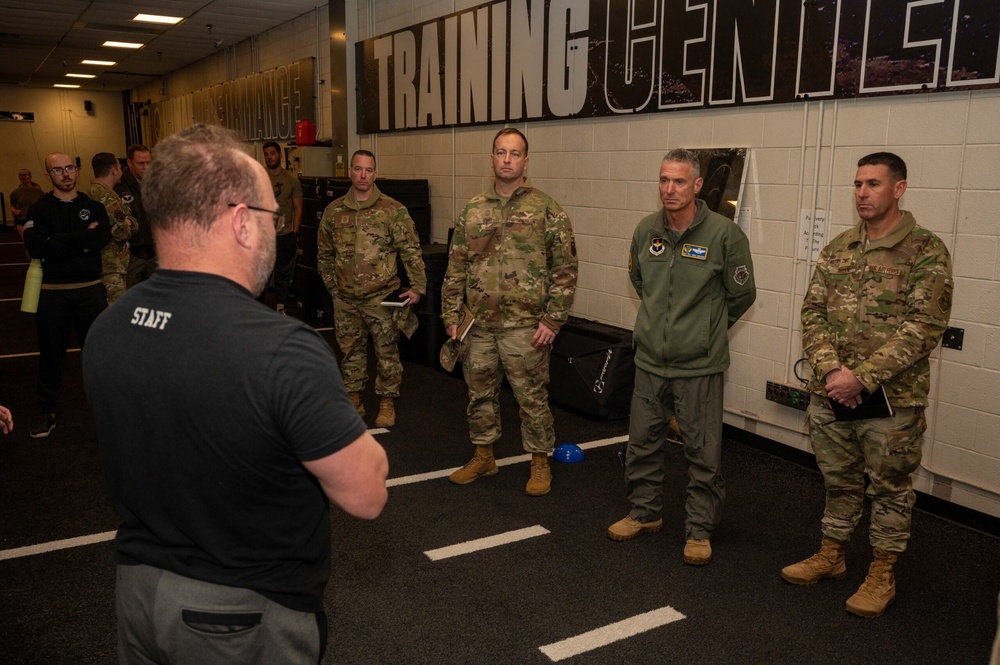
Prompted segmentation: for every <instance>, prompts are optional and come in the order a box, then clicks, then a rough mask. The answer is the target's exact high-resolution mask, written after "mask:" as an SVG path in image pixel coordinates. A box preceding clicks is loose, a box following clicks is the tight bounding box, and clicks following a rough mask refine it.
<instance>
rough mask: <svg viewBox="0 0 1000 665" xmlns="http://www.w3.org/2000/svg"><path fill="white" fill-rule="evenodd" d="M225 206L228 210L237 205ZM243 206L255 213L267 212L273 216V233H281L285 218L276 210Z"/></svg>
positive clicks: (246, 204)
mask: <svg viewBox="0 0 1000 665" xmlns="http://www.w3.org/2000/svg"><path fill="white" fill-rule="evenodd" d="M226 205H228V206H229V207H230V208H235V207H236V206H238V205H239V203H227V204H226ZM243 205H245V206H246V207H247V208H249V209H250V210H256V211H257V212H269V213H271V214H272V215H274V232H275V233H281V231H282V230H283V229H284V228H285V216H284V215H283V214H281V213H280V212H278V211H277V210H268V209H267V208H259V207H257V206H252V205H250V204H249V203H244V204H243Z"/></svg>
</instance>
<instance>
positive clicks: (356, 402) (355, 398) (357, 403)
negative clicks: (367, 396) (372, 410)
mask: <svg viewBox="0 0 1000 665" xmlns="http://www.w3.org/2000/svg"><path fill="white" fill-rule="evenodd" d="M347 396H348V397H350V398H351V406H353V407H354V410H355V411H357V412H358V415H359V416H361V417H362V418H364V417H365V405H364V404H362V403H361V393H347Z"/></svg>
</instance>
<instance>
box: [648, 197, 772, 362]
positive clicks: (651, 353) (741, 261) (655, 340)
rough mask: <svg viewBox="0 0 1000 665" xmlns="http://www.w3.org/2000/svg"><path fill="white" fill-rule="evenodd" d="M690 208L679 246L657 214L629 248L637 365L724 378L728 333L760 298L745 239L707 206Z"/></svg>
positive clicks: (735, 226) (731, 223)
mask: <svg viewBox="0 0 1000 665" xmlns="http://www.w3.org/2000/svg"><path fill="white" fill-rule="evenodd" d="M695 204H696V206H697V210H696V212H695V216H694V222H692V224H691V226H690V227H688V228H687V229H686V230H685V231H684V232H683V233H682V234H681V235H680V237H679V238H678V240H677V242H676V243H674V242H673V241H672V240H671V237H670V232H669V230H668V227H667V220H666V215H665V212H664V210H662V209H661V210H660V211H659V212H656V213H653V214H652V215H649V216H648V217H645V218H644V219H643V220H642V221H641V222H639V225H638V226H637V227H636V229H635V233H633V234H632V246H631V248H630V249H629V278H630V279H631V280H632V286H633V287H635V291H636V293H638V294H639V298H640V299H641V300H642V303H641V305H640V307H639V315H638V316H637V317H636V320H635V329H634V331H633V334H632V336H633V339H634V340H635V346H636V349H635V364H636V365H637V366H639V367H641V368H642V369H644V370H646V371H647V372H650V373H652V374H656V375H658V376H663V377H667V378H684V377H693V376H708V375H710V374H717V373H719V372H724V371H725V370H726V368H728V367H729V337H728V335H727V332H728V330H729V328H730V327H732V325H733V324H734V323H736V321H738V320H739V318H740V317H741V316H743V314H744V313H745V312H746V311H747V310H748V309H750V306H751V305H752V304H753V302H754V300H756V298H757V288H756V286H755V284H754V276H753V261H752V260H751V258H750V241H749V240H747V237H746V235H744V233H743V231H741V230H740V227H739V226H737V225H736V224H734V223H733V222H731V221H730V220H728V219H726V218H725V217H723V216H722V215H718V214H716V213H714V212H712V211H711V210H709V209H708V207H707V206H706V205H705V202H704V201H701V200H696V201H695Z"/></svg>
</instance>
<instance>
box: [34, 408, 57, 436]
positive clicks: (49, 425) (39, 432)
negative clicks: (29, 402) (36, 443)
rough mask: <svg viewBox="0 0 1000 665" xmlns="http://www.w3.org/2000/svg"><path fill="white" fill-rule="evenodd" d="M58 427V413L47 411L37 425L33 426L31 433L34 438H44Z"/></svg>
mask: <svg viewBox="0 0 1000 665" xmlns="http://www.w3.org/2000/svg"><path fill="white" fill-rule="evenodd" d="M55 428H56V414H54V413H46V414H45V415H43V416H42V419H41V420H40V421H39V422H38V424H37V425H35V426H34V427H32V428H31V431H30V432H29V434H31V438H33V439H44V438H45V437H47V436H48V435H49V434H50V433H51V432H52V430H54V429H55Z"/></svg>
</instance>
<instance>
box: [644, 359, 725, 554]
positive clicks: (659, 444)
mask: <svg viewBox="0 0 1000 665" xmlns="http://www.w3.org/2000/svg"><path fill="white" fill-rule="evenodd" d="M722 386H723V374H722V372H719V373H718V374H711V375H709V376H696V377H688V378H682V379H667V378H664V377H662V376H657V375H656V374H651V373H649V372H647V371H645V370H643V369H641V368H639V367H636V369H635V390H634V392H633V393H632V416H631V422H630V423H629V436H628V450H627V452H626V456H625V487H626V492H627V495H628V500H629V503H630V504H631V505H632V509H631V511H630V512H629V516H631V517H632V519H634V520H638V521H640V522H651V521H653V520H656V519H659V518H660V517H661V516H662V513H663V475H664V474H663V465H664V458H665V454H664V446H666V445H674V444H669V443H667V426H668V423H669V422H670V417H671V416H675V415H676V416H677V424H678V426H679V427H680V429H681V436H682V438H683V439H684V457H685V459H687V463H688V484H687V501H686V503H685V506H684V507H685V513H686V517H685V520H684V532H685V537H687V538H693V539H697V540H705V539H707V538H709V537H710V536H711V535H712V531H713V530H714V529H715V527H716V525H717V524H718V523H719V520H720V519H721V517H722V504H723V501H724V499H725V496H726V485H725V481H724V480H723V478H722V471H721V467H722Z"/></svg>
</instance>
